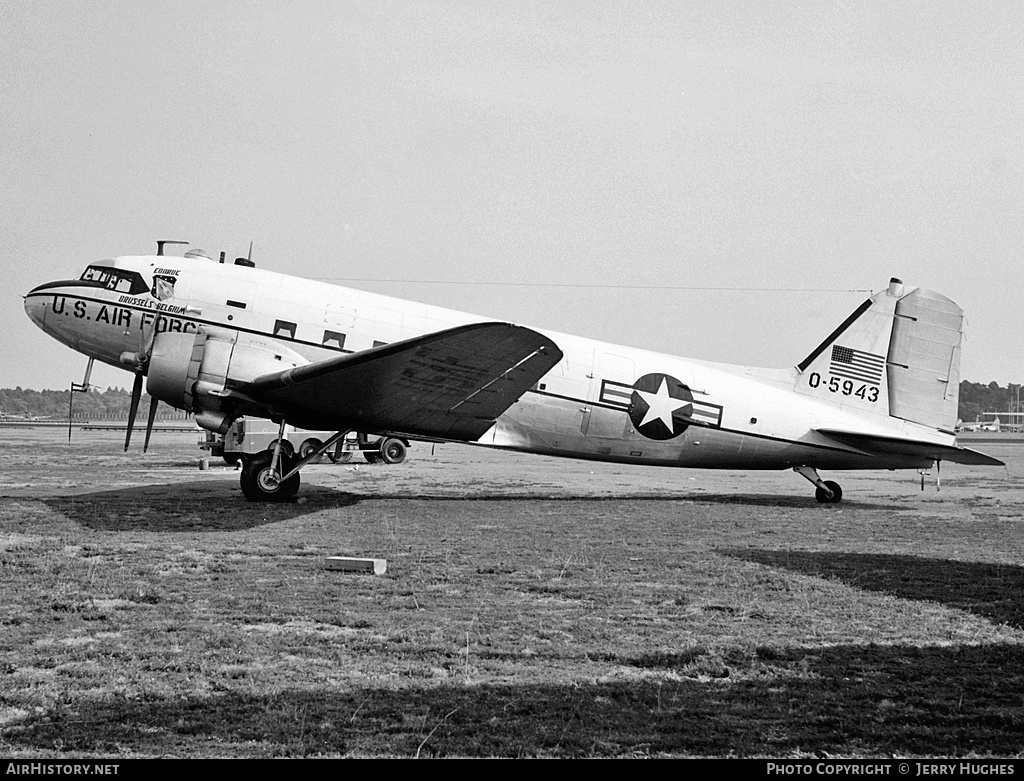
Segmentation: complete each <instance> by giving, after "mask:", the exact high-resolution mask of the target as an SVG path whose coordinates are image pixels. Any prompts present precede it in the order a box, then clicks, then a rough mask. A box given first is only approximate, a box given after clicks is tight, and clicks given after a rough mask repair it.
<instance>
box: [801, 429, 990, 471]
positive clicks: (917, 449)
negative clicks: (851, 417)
mask: <svg viewBox="0 0 1024 781" xmlns="http://www.w3.org/2000/svg"><path fill="white" fill-rule="evenodd" d="M815 430H816V431H817V432H818V433H819V434H824V435H825V436H827V437H831V438H832V439H834V440H836V441H838V442H841V443H843V444H844V445H849V446H850V447H855V448H857V449H858V450H863V451H865V452H868V453H876V454H884V455H900V456H921V457H922V458H928V459H931V460H932V461H953V462H955V463H957V464H971V465H975V466H1003V465H1004V463H1003V462H1002V461H1000V460H999V459H998V458H993V457H992V456H988V455H985V454H984V453H979V452H978V451H977V450H971V449H970V448H966V447H960V446H958V445H940V444H936V443H934V442H923V441H921V440H917V439H901V438H899V437H885V436H879V435H876V434H864V433H862V432H859V431H843V430H840V429H830V428H819V429H815Z"/></svg>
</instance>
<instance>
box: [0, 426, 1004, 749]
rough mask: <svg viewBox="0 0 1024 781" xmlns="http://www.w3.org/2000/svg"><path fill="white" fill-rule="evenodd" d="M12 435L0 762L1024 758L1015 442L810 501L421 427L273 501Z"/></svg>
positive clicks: (50, 437)
mask: <svg viewBox="0 0 1024 781" xmlns="http://www.w3.org/2000/svg"><path fill="white" fill-rule="evenodd" d="M21 436H22V437H23V438H24V441H23V442H22V443H21V444H22V445H23V446H21V447H11V448H9V449H8V450H7V452H6V453H5V454H4V455H2V456H0V467H2V474H3V478H2V480H3V483H4V484H3V485H0V585H2V593H3V595H4V599H3V600H2V603H0V752H2V753H3V754H4V755H6V756H13V757H18V756H33V757H44V756H62V755H67V754H72V755H75V756H83V755H95V756H104V757H113V756H116V757H133V756H168V755H172V756H185V757H222V756H245V757H264V756H320V755H325V756H339V755H340V756H410V757H411V756H542V757H546V756H707V755H710V756H778V757H792V756H808V755H814V754H817V755H822V754H828V755H839V756H888V755H929V756H930V755H957V756H965V755H1000V756H1019V755H1021V754H1022V753H1024V643H1022V640H1024V612H1022V610H1021V607H1020V606H1021V604H1022V603H1024V600H1022V597H1024V593H1022V592H1024V568H1022V567H1021V562H1022V553H1024V550H1022V549H1024V535H1022V534H1021V531H1022V530H1024V529H1022V521H1021V520H1020V518H1021V515H1022V512H1021V510H1022V508H1024V491H1022V489H1021V488H1019V487H1018V483H1017V481H1016V479H1015V478H1016V476H1017V475H1018V474H1019V471H1020V470H1021V469H1022V467H1024V448H1017V447H1016V446H1009V445H1007V446H1003V447H1002V449H1001V450H998V452H997V448H990V450H992V452H994V453H995V454H996V455H999V456H1001V457H1004V458H1006V459H1007V460H1008V461H1009V462H1010V470H1009V471H1004V470H988V471H985V470H980V469H967V468H961V469H960V471H957V470H956V469H955V468H952V467H947V468H945V469H944V473H943V490H942V492H940V493H936V492H935V490H934V487H932V488H930V489H929V490H928V491H927V492H925V493H922V492H920V491H919V490H918V486H917V484H916V482H915V480H916V475H911V476H908V475H901V474H891V473H880V474H870V475H843V476H840V481H841V482H842V483H843V486H844V491H845V493H846V496H847V499H846V500H844V503H843V504H842V505H839V506H838V507H828V506H825V507H822V506H818V505H817V504H816V503H815V502H814V501H813V499H812V498H811V495H810V487H809V485H808V484H807V483H806V482H805V481H803V480H802V479H800V478H799V477H797V476H795V475H793V474H791V473H782V474H768V475H753V476H745V475H742V474H739V473H704V472H689V471H673V470H653V469H635V470H631V469H627V468H624V467H612V466H597V465H593V464H586V463H579V462H570V461H564V462H563V461H554V460H551V459H539V458H529V457H520V456H514V455H506V454H492V453H490V452H487V451H480V450H472V449H468V448H458V447H453V446H446V447H443V448H438V449H437V452H436V455H435V456H431V455H430V447H429V446H423V445H420V446H417V447H415V448H414V449H413V450H412V451H411V454H410V460H409V461H408V462H407V463H406V464H404V465H402V466H399V467H387V466H383V465H380V466H377V465H374V466H369V465H361V466H360V468H358V469H355V468H354V467H352V466H349V467H342V466H329V465H322V466H316V467H313V468H311V469H309V470H308V471H307V472H306V473H304V486H303V489H302V492H301V494H300V495H301V497H302V500H301V501H300V502H297V503H294V504H289V505H285V506H273V505H253V504H250V503H247V502H245V501H244V500H243V499H242V498H241V493H240V491H239V490H238V485H237V474H236V473H235V472H233V471H231V470H227V469H223V468H216V469H213V470H211V471H209V472H199V471H198V470H197V469H196V468H195V462H196V460H197V459H198V457H199V454H198V452H197V451H195V450H194V445H193V441H194V439H193V437H191V436H190V435H189V436H185V435H177V436H171V435H166V434H164V435H158V436H163V437H164V439H163V440H158V441H157V445H156V450H155V451H153V452H151V453H150V454H148V455H147V456H145V457H141V456H140V455H139V454H133V455H131V456H123V455H120V454H119V449H118V447H117V444H116V435H107V436H104V435H102V434H92V435H88V436H89V437H90V438H89V439H87V438H86V435H84V434H79V435H78V438H77V439H76V442H75V444H74V445H73V446H71V447H70V448H69V447H68V446H67V445H65V444H63V443H62V442H61V440H60V436H59V435H56V434H52V433H51V432H45V431H37V432H35V433H34V434H26V433H22V434H21ZM30 446H31V447H30ZM327 555H356V556H374V557H383V558H387V559H388V561H389V571H388V574H387V575H385V576H381V577H374V576H369V575H351V574H341V573H335V572H329V571H326V570H325V569H324V568H323V557H324V556H327Z"/></svg>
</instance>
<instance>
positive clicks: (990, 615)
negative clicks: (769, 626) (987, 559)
mask: <svg viewBox="0 0 1024 781" xmlns="http://www.w3.org/2000/svg"><path fill="white" fill-rule="evenodd" d="M716 553H720V554H722V555H725V556H731V557H733V558H737V559H742V560H744V561H751V562H756V563H758V564H765V565H767V566H770V567H780V568H783V569H788V570H792V571H794V572H800V573H803V574H805V575H816V576H818V577H823V578H834V579H835V580H839V581H842V582H843V583H846V584H847V585H850V586H854V587H856V588H859V589H863V590H866V591H877V592H880V593H884V594H892V595H894V596H897V597H900V598H902V599H913V600H919V601H926V602H938V603H940V604H943V605H946V606H947V607H952V608H957V609H958V610H965V611H967V612H969V613H973V614H974V615H977V616H981V617H983V618H987V619H988V620H989V621H992V622H994V623H996V624H1007V625H1009V626H1012V627H1015V628H1017V629H1024V567H1019V566H1016V565H1012V564H988V563H983V562H968V561H952V560H949V559H931V558H924V557H920V556H906V555H895V554H876V553H835V552H825V553H821V552H818V553H815V552H809V551H785V550H774V551H773V550H759V549H754V548H752V549H746V548H742V549H732V550H718V551H716Z"/></svg>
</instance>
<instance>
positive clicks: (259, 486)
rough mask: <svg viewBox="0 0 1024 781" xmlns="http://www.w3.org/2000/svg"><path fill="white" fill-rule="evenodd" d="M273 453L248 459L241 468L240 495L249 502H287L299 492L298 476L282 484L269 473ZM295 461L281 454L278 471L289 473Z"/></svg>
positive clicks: (265, 452)
mask: <svg viewBox="0 0 1024 781" xmlns="http://www.w3.org/2000/svg"><path fill="white" fill-rule="evenodd" d="M273 460H274V453H273V451H270V450H265V451H264V452H262V453H260V454H258V455H255V456H253V457H252V458H250V459H248V460H247V461H246V462H245V464H244V466H243V467H242V475H241V483H242V493H243V494H245V498H246V499H248V500H249V501H250V502H287V501H288V500H290V499H291V498H292V497H293V496H295V494H296V493H297V492H298V490H299V475H298V473H296V474H294V475H292V476H291V477H289V478H288V479H287V480H285V481H284V482H278V481H277V480H276V478H275V476H274V475H272V474H271V472H270V464H271V462H272V461H273ZM294 466H295V460H294V459H293V458H291V457H290V456H285V455H284V454H282V457H281V465H280V469H281V470H282V471H283V472H289V471H291V469H292V467H294Z"/></svg>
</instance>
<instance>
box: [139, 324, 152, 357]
mask: <svg viewBox="0 0 1024 781" xmlns="http://www.w3.org/2000/svg"><path fill="white" fill-rule="evenodd" d="M155 341H156V320H153V322H152V323H150V324H149V328H146V326H145V325H143V326H142V328H141V329H140V330H139V353H138V355H139V365H140V366H143V367H145V366H146V365H147V364H148V363H149V356H150V355H152V354H153V343H154V342H155Z"/></svg>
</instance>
